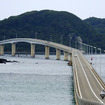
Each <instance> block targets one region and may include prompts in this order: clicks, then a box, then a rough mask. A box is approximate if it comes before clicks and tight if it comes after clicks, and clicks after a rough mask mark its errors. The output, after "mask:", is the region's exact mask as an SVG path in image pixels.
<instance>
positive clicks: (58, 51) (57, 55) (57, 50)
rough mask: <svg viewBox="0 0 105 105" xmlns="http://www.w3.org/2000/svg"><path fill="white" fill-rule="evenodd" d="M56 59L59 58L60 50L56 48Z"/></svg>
mask: <svg viewBox="0 0 105 105" xmlns="http://www.w3.org/2000/svg"><path fill="white" fill-rule="evenodd" d="M56 60H60V50H59V49H56Z"/></svg>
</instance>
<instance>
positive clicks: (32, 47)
mask: <svg viewBox="0 0 105 105" xmlns="http://www.w3.org/2000/svg"><path fill="white" fill-rule="evenodd" d="M31 57H32V58H34V57H35V44H33V43H31Z"/></svg>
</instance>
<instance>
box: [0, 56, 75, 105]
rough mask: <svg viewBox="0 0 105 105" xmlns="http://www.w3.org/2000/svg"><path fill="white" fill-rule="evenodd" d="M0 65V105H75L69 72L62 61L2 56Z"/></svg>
mask: <svg viewBox="0 0 105 105" xmlns="http://www.w3.org/2000/svg"><path fill="white" fill-rule="evenodd" d="M4 58H6V59H8V60H17V61H18V63H12V64H11V63H7V64H0V105H75V101H74V92H73V76H72V70H71V68H70V67H69V66H68V65H67V62H65V61H63V57H62V59H61V60H60V61H57V60H55V56H51V57H50V58H51V59H50V60H45V59H44V56H36V58H35V59H32V58H30V57H29V58H28V57H27V58H26V57H10V56H5V57H4Z"/></svg>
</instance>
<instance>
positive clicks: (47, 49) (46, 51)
mask: <svg viewBox="0 0 105 105" xmlns="http://www.w3.org/2000/svg"><path fill="white" fill-rule="evenodd" d="M45 58H46V59H49V47H48V46H45Z"/></svg>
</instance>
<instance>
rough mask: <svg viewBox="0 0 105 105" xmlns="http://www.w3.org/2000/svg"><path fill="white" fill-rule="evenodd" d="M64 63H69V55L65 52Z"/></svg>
mask: <svg viewBox="0 0 105 105" xmlns="http://www.w3.org/2000/svg"><path fill="white" fill-rule="evenodd" d="M64 61H68V53H67V52H64Z"/></svg>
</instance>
